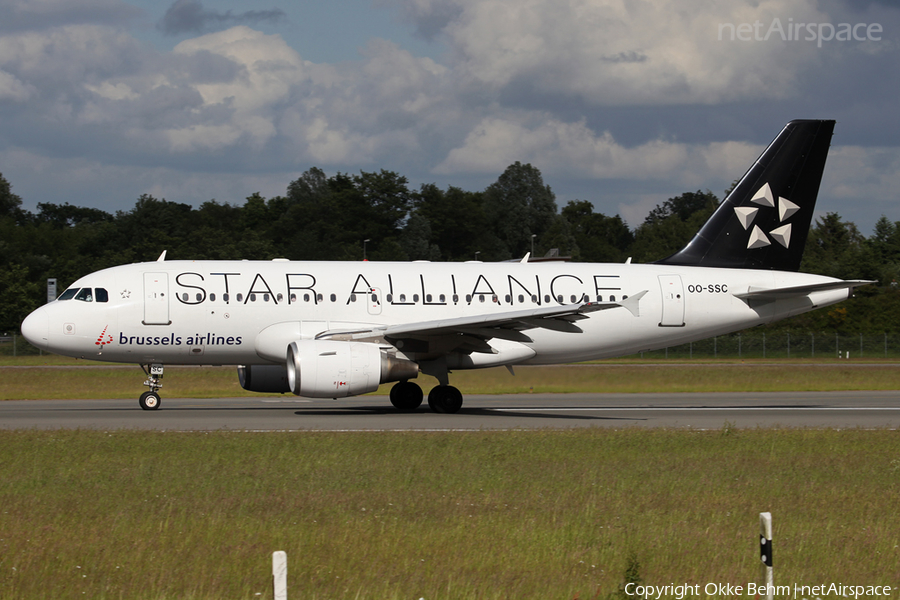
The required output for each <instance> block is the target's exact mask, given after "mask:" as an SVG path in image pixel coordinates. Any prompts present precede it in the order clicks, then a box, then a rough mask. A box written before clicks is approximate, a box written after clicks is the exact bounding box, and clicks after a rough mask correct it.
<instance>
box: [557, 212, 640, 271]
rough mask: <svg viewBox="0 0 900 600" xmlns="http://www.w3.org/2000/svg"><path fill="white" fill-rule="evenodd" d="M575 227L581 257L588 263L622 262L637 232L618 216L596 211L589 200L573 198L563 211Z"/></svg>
mask: <svg viewBox="0 0 900 600" xmlns="http://www.w3.org/2000/svg"><path fill="white" fill-rule="evenodd" d="M561 214H562V217H563V218H565V219H566V220H567V221H568V222H569V224H570V225H571V226H572V230H573V234H574V236H575V242H576V244H577V246H578V251H579V252H578V256H577V259H578V260H582V261H586V262H622V261H624V260H625V259H626V258H628V256H629V255H628V251H629V249H630V248H631V245H632V244H633V243H634V234H632V233H631V230H630V229H629V228H628V225H626V224H625V221H623V220H622V217H620V216H619V215H616V216H614V217H608V216H606V215H604V214H603V213H595V212H594V206H593V204H591V203H590V202H588V201H587V200H571V201H570V202H569V203H568V204H566V206H564V207H563V209H562V211H561Z"/></svg>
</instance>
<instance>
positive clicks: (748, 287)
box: [22, 120, 871, 413]
mask: <svg viewBox="0 0 900 600" xmlns="http://www.w3.org/2000/svg"><path fill="white" fill-rule="evenodd" d="M833 129H834V121H823V120H804V121H792V122H790V123H788V124H787V125H786V126H785V128H784V129H783V130H782V131H781V133H779V134H778V136H777V137H776V138H775V140H774V141H773V142H772V143H771V144H770V145H769V146H768V147H767V148H766V150H765V151H763V153H762V154H761V155H760V156H759V158H758V159H757V160H756V162H755V163H754V164H753V165H752V166H751V167H750V169H749V170H748V171H747V173H746V174H745V175H744V176H743V178H742V179H741V180H740V182H739V183H738V185H737V186H736V187H735V188H734V190H733V191H732V192H731V194H729V196H728V197H727V198H726V199H725V200H724V201H723V202H722V204H721V205H720V206H719V207H718V209H717V210H716V211H715V213H714V214H713V215H712V217H710V219H709V221H707V222H706V224H705V225H704V226H703V227H702V229H701V230H700V231H699V232H698V233H697V234H696V235H695V236H694V238H693V239H692V240H691V241H690V243H688V244H687V246H685V247H684V248H683V249H682V250H680V251H679V252H677V253H675V254H673V255H672V256H669V257H668V258H665V259H663V260H660V261H659V262H656V263H652V264H631V263H630V260H629V261H628V262H626V263H624V264H591V263H583V264H579V263H560V262H533V261H529V260H528V258H529V257H528V256H527V255H526V257H525V258H524V259H522V260H521V261H520V262H500V263H482V262H467V263H429V262H418V261H417V262H411V263H409V262H404V263H398V262H294V261H288V260H285V259H275V260H273V261H271V262H266V261H184V260H173V261H168V260H165V253H163V256H160V258H159V260H158V261H156V262H147V263H139V264H131V265H123V266H118V267H113V268H109V269H104V270H102V271H98V272H96V273H91V274H90V275H87V276H85V277H82V278H81V279H79V280H78V281H76V282H75V283H73V284H72V286H71V287H69V288H68V289H67V290H66V291H65V292H63V293H62V294H61V295H60V296H59V298H57V299H56V300H55V301H53V302H50V303H48V304H46V305H45V306H42V307H41V308H38V309H37V310H35V311H34V312H33V313H31V314H30V315H29V316H28V317H27V318H26V319H25V321H24V322H23V323H22V334H23V335H24V336H25V337H26V339H27V340H28V341H29V342H30V343H31V344H33V345H34V346H37V347H38V348H42V349H44V350H47V351H49V352H53V353H57V354H62V355H66V356H73V357H78V358H85V359H94V360H104V361H112V362H125V363H137V364H139V365H141V367H142V368H143V369H144V370H145V372H146V374H147V380H146V381H145V382H144V385H146V386H148V388H149V390H148V391H147V392H144V393H143V394H142V395H141V396H140V401H139V403H140V406H141V408H143V409H145V410H155V409H158V408H159V406H160V395H159V389H160V388H161V387H162V382H161V379H162V376H163V369H164V365H199V364H204V365H237V371H238V377H239V380H240V383H241V385H242V386H243V387H244V388H245V389H247V390H250V391H254V392H268V393H272V392H282V393H284V392H293V393H294V394H297V395H299V396H306V397H314V398H336V397H345V396H353V395H357V394H365V393H367V392H372V391H374V390H376V389H377V388H378V386H379V385H380V384H382V383H387V382H397V383H396V384H395V385H394V386H393V387H392V389H391V393H390V400H391V403H392V404H393V405H394V406H395V407H397V408H398V409H399V410H401V411H411V410H415V409H416V408H418V407H419V406H420V405H421V403H422V400H423V396H424V394H423V392H422V389H421V388H420V387H419V386H418V385H417V384H416V383H414V382H413V381H412V380H413V379H415V378H416V377H417V376H418V374H419V373H420V372H421V373H426V374H429V375H432V376H434V377H435V378H437V380H438V382H439V385H437V386H435V387H434V388H432V389H431V390H430V392H429V393H428V405H429V406H430V407H431V409H432V410H433V411H435V412H439V413H453V412H457V411H458V410H460V408H461V406H462V404H463V396H462V394H461V393H460V391H459V390H458V389H456V388H455V387H453V386H451V385H450V381H449V374H450V373H451V372H452V371H454V370H457V369H478V368H483V367H494V366H506V367H508V368H509V369H510V371H512V367H513V365H541V364H552V363H562V362H573V361H584V360H592V359H601V358H608V357H613V356H619V355H625V354H632V353H636V352H640V351H645V350H653V349H657V348H664V347H668V346H673V345H677V344H683V343H686V342H690V341H693V340H700V339H704V338H708V337H712V336H716V335H722V334H726V333H729V332H733V331H737V330H740V329H744V328H747V327H751V326H754V325H758V324H760V323H769V322H771V321H775V320H778V319H783V318H785V317H790V316H792V315H796V314H800V313H803V312H807V311H810V310H813V309H815V308H819V307H822V306H827V305H830V304H834V303H836V302H839V301H841V300H844V299H846V298H848V297H849V295H850V294H851V293H852V291H853V289H854V288H855V287H857V286H860V285H865V284H867V283H871V282H867V281H842V280H839V279H833V278H830V277H823V276H819V275H809V274H803V273H798V272H797V271H798V269H799V267H800V259H801V256H802V252H803V247H804V245H805V243H806V238H807V234H808V232H809V227H810V222H811V220H812V217H813V209H814V207H815V201H816V196H817V194H818V190H819V184H820V182H821V178H822V172H823V170H824V167H825V159H826V156H827V154H828V148H829V145H830V142H831V136H832V132H833Z"/></svg>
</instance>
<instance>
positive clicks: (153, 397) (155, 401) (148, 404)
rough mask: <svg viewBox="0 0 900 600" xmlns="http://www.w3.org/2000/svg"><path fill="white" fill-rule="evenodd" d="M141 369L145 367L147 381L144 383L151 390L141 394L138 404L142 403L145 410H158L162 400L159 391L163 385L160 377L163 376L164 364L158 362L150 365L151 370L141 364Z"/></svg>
mask: <svg viewBox="0 0 900 600" xmlns="http://www.w3.org/2000/svg"><path fill="white" fill-rule="evenodd" d="M141 369H143V371H144V374H146V375H147V381H145V382H144V385H146V386H147V387H149V388H150V390H149V391H147V392H144V393H143V394H141V397H140V398H139V399H138V404H140V405H141V408H142V409H144V410H156V409H158V408H159V404H160V402H161V401H162V398H160V396H159V393H158V391H159V388H161V387H162V383H161V382H160V379H162V377H163V366H162V365H156V364H154V365H150V370H149V371H148V370H147V368H146V367H144V365H141Z"/></svg>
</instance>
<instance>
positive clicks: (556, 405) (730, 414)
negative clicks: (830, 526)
mask: <svg viewBox="0 0 900 600" xmlns="http://www.w3.org/2000/svg"><path fill="white" fill-rule="evenodd" d="M726 425H727V426H729V427H741V428H743V427H831V428H851V427H859V428H876V427H884V428H892V429H896V428H897V427H898V426H900V392H897V391H889V392H867V391H850V392H783V393H727V394H726V393H702V394H700V393H696V394H694V393H688V394H519V395H496V396H479V395H471V396H467V397H466V400H465V405H464V406H463V408H462V410H461V411H460V412H459V413H457V414H453V415H442V414H435V413H432V412H431V411H430V410H429V409H428V407H427V404H423V405H422V406H421V407H420V408H419V409H418V410H417V411H415V412H412V413H400V412H398V411H397V410H396V409H394V408H393V407H392V406H391V405H390V402H389V401H388V399H387V397H386V396H362V397H356V398H344V399H338V400H331V399H327V400H319V399H303V398H296V397H293V396H283V397H259V398H215V399H184V398H163V401H162V405H161V408H160V409H159V410H156V411H143V410H141V409H140V407H138V404H137V400H136V399H129V400H29V401H5V402H0V428H5V429H31V428H37V429H60V428H63V429H75V428H82V429H103V430H109V429H135V430H141V429H145V430H157V431H211V430H238V431H281V430H318V431H365V430H370V431H397V430H401V431H402V430H410V431H411V430H427V431H440V430H479V429H517V428H518V429H535V428H570V427H617V428H622V427H675V428H694V429H720V428H722V427H724V426H726Z"/></svg>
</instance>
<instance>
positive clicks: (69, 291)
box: [57, 288, 78, 300]
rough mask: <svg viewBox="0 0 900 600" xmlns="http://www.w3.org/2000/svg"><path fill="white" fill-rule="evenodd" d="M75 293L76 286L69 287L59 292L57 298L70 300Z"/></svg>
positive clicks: (76, 291) (76, 290)
mask: <svg viewBox="0 0 900 600" xmlns="http://www.w3.org/2000/svg"><path fill="white" fill-rule="evenodd" d="M77 293H78V288H69V289H67V290H66V291H64V292H63V293H62V294H60V295H59V298H57V300H71V299H72V298H74V297H75V294H77Z"/></svg>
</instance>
